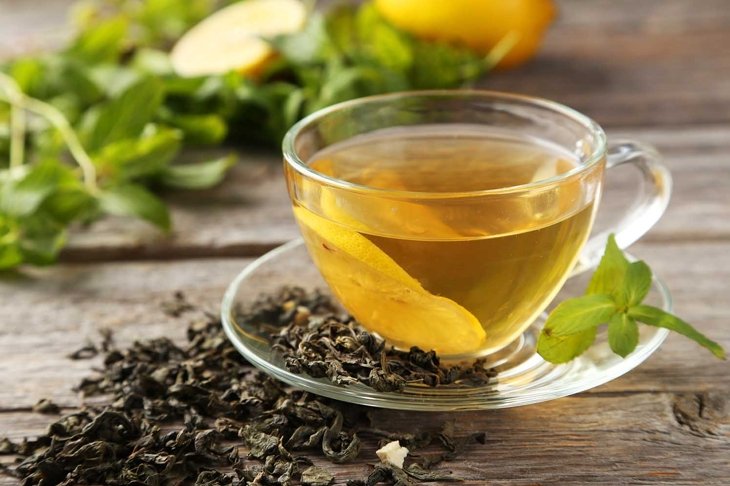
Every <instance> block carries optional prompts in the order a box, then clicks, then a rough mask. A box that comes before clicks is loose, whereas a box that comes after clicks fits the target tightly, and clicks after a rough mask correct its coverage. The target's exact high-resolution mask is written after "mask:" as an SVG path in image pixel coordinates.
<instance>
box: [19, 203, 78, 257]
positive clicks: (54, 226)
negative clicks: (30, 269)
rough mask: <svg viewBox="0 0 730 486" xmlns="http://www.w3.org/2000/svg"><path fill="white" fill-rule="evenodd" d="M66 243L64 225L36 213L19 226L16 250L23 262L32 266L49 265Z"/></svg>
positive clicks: (45, 215)
mask: <svg viewBox="0 0 730 486" xmlns="http://www.w3.org/2000/svg"><path fill="white" fill-rule="evenodd" d="M65 242H66V230H65V228H64V225H63V224H61V223H59V222H58V221H56V220H55V219H53V218H52V217H51V216H49V215H47V214H44V213H38V214H34V215H33V216H32V217H30V218H25V219H23V221H22V222H21V224H20V239H19V241H18V248H19V250H20V252H21V254H22V256H23V261H24V262H26V263H31V264H33V265H50V264H52V263H54V262H55V261H56V259H57V258H58V253H59V252H60V251H61V248H62V247H63V245H64V243H65Z"/></svg>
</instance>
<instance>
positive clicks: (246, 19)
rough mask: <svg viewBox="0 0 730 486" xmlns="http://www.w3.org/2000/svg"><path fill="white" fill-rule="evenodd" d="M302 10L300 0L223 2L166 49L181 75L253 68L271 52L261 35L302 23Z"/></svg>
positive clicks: (296, 27)
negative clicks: (218, 8) (215, 10)
mask: <svg viewBox="0 0 730 486" xmlns="http://www.w3.org/2000/svg"><path fill="white" fill-rule="evenodd" d="M306 19H307V10H306V8H305V6H304V4H303V3H302V2H301V1H300V0H244V1H243V2H239V3H234V4H232V5H229V6H228V7H225V8H223V9H221V10H219V11H217V12H215V13H214V14H212V15H210V16H209V17H207V18H205V19H204V20H203V21H202V22H200V23H199V24H197V25H196V26H194V27H193V28H192V29H190V30H189V31H188V32H187V33H186V34H185V35H183V36H182V37H181V38H180V40H179V41H178V42H177V44H175V47H174V48H173V49H172V52H171V53H170V60H171V62H172V66H173V68H174V69H175V72H177V73H178V74H179V75H181V76H186V77H192V76H209V75H214V74H224V73H226V72H229V71H232V70H236V71H238V72H240V73H242V74H255V73H257V72H259V71H260V70H261V69H262V68H263V67H264V66H265V65H266V63H267V62H268V61H269V60H270V59H271V58H272V57H273V56H274V49H273V48H272V47H271V45H269V43H268V42H266V41H265V40H264V38H265V37H273V36H275V35H281V34H289V33H293V32H297V31H299V30H301V29H302V27H303V26H304V23H305V22H306Z"/></svg>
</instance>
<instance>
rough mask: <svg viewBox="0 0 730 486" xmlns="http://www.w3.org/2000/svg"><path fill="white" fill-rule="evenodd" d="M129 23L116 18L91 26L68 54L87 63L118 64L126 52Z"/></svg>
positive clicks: (71, 47) (78, 38) (70, 48)
mask: <svg viewBox="0 0 730 486" xmlns="http://www.w3.org/2000/svg"><path fill="white" fill-rule="evenodd" d="M128 28H129V22H128V20H127V19H125V18H123V17H114V18H111V19H108V20H103V21H101V22H96V23H95V24H93V25H89V26H88V27H87V28H85V29H84V30H82V31H81V33H80V34H79V36H78V37H77V38H76V39H75V40H74V41H73V43H72V44H71V46H70V47H69V48H68V49H67V51H66V52H67V54H68V55H69V56H72V57H74V58H75V59H79V60H82V61H84V62H87V63H90V64H92V63H101V62H117V61H118V60H119V57H120V56H121V54H122V51H123V50H124V47H125V45H124V43H125V41H126V37H127V32H128Z"/></svg>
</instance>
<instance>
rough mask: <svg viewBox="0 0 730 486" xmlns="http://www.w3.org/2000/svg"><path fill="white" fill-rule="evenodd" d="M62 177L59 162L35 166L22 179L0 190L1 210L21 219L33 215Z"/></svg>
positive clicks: (6, 183)
mask: <svg viewBox="0 0 730 486" xmlns="http://www.w3.org/2000/svg"><path fill="white" fill-rule="evenodd" d="M60 176H61V167H60V165H59V163H58V162H55V161H45V162H42V163H40V164H37V165H35V166H33V167H32V168H31V169H30V171H29V172H28V173H27V174H25V175H24V176H23V177H22V178H21V179H19V180H16V181H7V182H5V184H4V185H3V186H2V189H0V210H2V211H3V212H4V213H6V214H8V215H11V216H19V217H22V216H27V215H29V214H31V213H33V212H34V211H35V210H36V209H38V207H39V206H40V205H41V203H42V202H43V201H44V200H45V199H46V198H47V197H48V196H49V195H50V194H51V193H52V192H53V190H54V189H55V187H56V184H57V183H58V180H59V177H60Z"/></svg>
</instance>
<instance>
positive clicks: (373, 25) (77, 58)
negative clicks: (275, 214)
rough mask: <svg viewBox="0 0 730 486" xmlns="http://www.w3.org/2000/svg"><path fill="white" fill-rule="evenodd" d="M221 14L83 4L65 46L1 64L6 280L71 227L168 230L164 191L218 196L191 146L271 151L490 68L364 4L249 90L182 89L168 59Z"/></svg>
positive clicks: (210, 6) (315, 24)
mask: <svg viewBox="0 0 730 486" xmlns="http://www.w3.org/2000/svg"><path fill="white" fill-rule="evenodd" d="M224 3H230V2H227V1H216V0H146V1H126V0H95V1H94V0H92V1H85V2H83V3H81V4H79V5H78V6H77V7H76V9H75V12H76V22H77V25H78V33H77V34H76V36H75V38H74V39H73V40H72V41H71V42H70V43H69V45H68V46H66V47H65V48H63V49H61V50H59V51H58V52H54V53H45V54H41V55H35V56H30V57H23V58H19V59H15V60H12V61H9V62H7V63H5V64H2V65H0V269H7V268H12V267H15V266H17V265H20V264H22V263H30V264H38V265H41V264H50V263H53V262H54V261H55V260H56V258H57V255H58V252H59V251H60V249H61V248H62V247H63V245H64V243H65V241H66V235H67V231H68V228H69V227H70V226H71V225H74V224H76V225H78V224H79V223H81V224H85V223H88V222H91V221H93V220H94V219H96V218H98V217H99V216H101V215H103V214H114V215H124V216H133V217H137V218H142V219H144V220H146V221H148V222H150V223H152V224H154V225H156V226H158V227H159V228H161V229H162V230H165V231H166V230H168V229H169V228H170V224H171V221H170V216H169V214H168V210H167V207H166V205H165V204H164V203H163V202H162V201H161V199H160V198H159V197H158V193H159V190H160V189H163V188H165V187H169V188H177V189H205V188H208V187H211V186H214V185H216V184H218V183H219V182H220V181H221V180H223V178H224V177H225V174H226V172H227V170H228V169H229V168H230V167H231V166H232V165H233V158H232V157H230V156H229V157H223V158H220V154H218V155H217V156H216V157H215V158H213V159H212V160H201V161H199V162H198V163H186V164H180V153H181V151H185V149H187V148H188V147H190V146H201V145H202V146H214V147H215V146H218V145H221V144H224V143H226V142H228V144H229V145H230V144H235V145H240V144H241V143H243V142H255V143H259V144H267V145H270V146H272V147H273V146H276V145H277V144H278V143H279V142H280V140H281V138H282V136H283V134H284V133H285V132H286V130H287V129H288V128H289V127H290V126H291V125H292V124H293V123H294V122H296V121H297V120H298V119H300V118H302V117H303V116H305V115H307V114H309V113H312V112H313V111H315V110H318V109H320V108H322V107H325V106H327V105H330V104H332V103H336V102H339V101H343V100H347V99H351V98H355V97H360V96H366V95H371V94H376V93H383V92H390V91H397V90H404V89H419V88H451V87H457V86H461V85H463V84H465V83H469V82H470V81H473V80H475V79H477V77H479V76H480V75H481V74H482V73H483V72H485V71H486V70H488V69H489V68H490V67H491V65H493V63H494V61H496V60H497V59H495V58H494V57H495V56H492V58H489V57H487V58H486V59H485V58H482V57H479V56H477V55H475V54H473V53H471V52H469V51H467V50H463V49H459V48H454V47H450V46H447V45H441V44H433V43H428V42H422V41H418V40H415V39H414V38H412V37H410V36H409V35H407V34H405V33H403V32H401V31H399V30H397V29H396V28H394V27H392V26H391V25H389V24H388V23H387V22H385V21H384V20H383V19H382V18H381V17H380V16H379V15H378V14H377V12H376V11H375V9H374V8H373V6H372V5H371V4H368V3H366V4H364V5H362V6H360V7H351V6H350V7H344V6H343V7H337V8H334V9H331V10H330V11H328V12H327V13H320V12H312V14H311V16H310V19H309V21H308V23H307V25H306V27H305V28H304V29H303V30H302V31H301V32H299V33H296V34H293V35H288V36H281V37H277V38H274V39H270V41H271V43H272V45H274V47H275V48H276V49H277V50H278V51H279V56H278V59H277V60H276V62H273V63H272V64H271V65H270V66H269V68H268V70H267V71H266V72H264V73H263V74H262V75H260V76H259V77H258V78H257V79H249V78H246V77H244V76H241V75H239V74H237V73H234V72H231V73H227V74H223V75H220V76H207V77H199V78H182V77H179V76H177V75H176V74H175V73H174V72H173V70H172V69H171V67H170V63H169V59H168V55H167V51H168V50H169V48H170V47H171V46H172V45H173V44H174V42H175V41H176V40H177V39H178V38H179V37H180V36H181V35H182V34H183V33H184V32H185V31H186V30H187V29H188V28H190V27H191V26H192V25H194V24H195V23H197V22H198V21H200V20H202V19H203V18H204V17H206V16H207V15H209V14H210V13H211V12H212V11H214V10H215V9H216V8H219V7H220V6H222V5H223V4H224ZM502 47H504V46H502ZM503 51H504V49H501V50H497V51H495V52H503Z"/></svg>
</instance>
